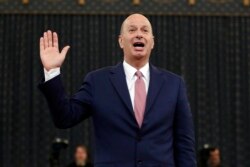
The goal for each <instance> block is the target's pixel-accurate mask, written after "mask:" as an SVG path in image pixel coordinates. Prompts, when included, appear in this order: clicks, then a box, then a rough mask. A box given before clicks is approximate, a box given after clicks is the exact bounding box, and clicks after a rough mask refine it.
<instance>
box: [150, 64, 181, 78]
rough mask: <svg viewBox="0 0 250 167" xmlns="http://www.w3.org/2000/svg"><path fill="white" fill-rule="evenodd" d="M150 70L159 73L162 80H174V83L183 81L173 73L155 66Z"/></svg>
mask: <svg viewBox="0 0 250 167" xmlns="http://www.w3.org/2000/svg"><path fill="white" fill-rule="evenodd" d="M152 69H153V70H155V71H157V72H159V73H160V74H161V76H162V77H163V78H164V79H167V80H175V81H181V80H183V78H182V76H180V75H178V74H175V73H173V72H171V71H168V70H166V69H163V68H159V67H156V66H152Z"/></svg>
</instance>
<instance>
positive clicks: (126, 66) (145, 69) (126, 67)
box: [123, 60, 149, 81]
mask: <svg viewBox="0 0 250 167" xmlns="http://www.w3.org/2000/svg"><path fill="white" fill-rule="evenodd" d="M123 68H124V71H125V75H126V77H127V78H128V79H130V80H132V79H133V77H134V76H135V72H136V71H137V69H136V68H134V67H133V66H131V65H130V64H128V63H127V62H126V61H125V60H124V61H123ZM140 71H141V73H142V74H143V77H144V78H145V79H146V80H147V81H148V80H149V63H146V64H145V65H144V66H143V67H142V68H140Z"/></svg>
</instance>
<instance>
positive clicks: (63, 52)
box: [61, 46, 70, 59]
mask: <svg viewBox="0 0 250 167" xmlns="http://www.w3.org/2000/svg"><path fill="white" fill-rule="evenodd" d="M69 48H70V46H65V47H64V48H63V49H62V52H61V55H62V56H63V59H64V58H65V56H66V54H67V52H68V50H69Z"/></svg>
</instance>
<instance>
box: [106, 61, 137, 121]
mask: <svg viewBox="0 0 250 167" xmlns="http://www.w3.org/2000/svg"><path fill="white" fill-rule="evenodd" d="M110 73H111V75H110V80H111V83H112V84H113V86H114V87H115V90H116V91H117V93H118V94H119V97H120V98H121V99H122V101H123V103H124V104H125V106H126V107H127V109H128V110H129V111H130V112H131V114H133V117H134V112H133V107H132V103H131V100H130V95H129V91H128V86H127V82H126V76H125V72H124V69H123V64H122V63H119V64H118V65H117V66H115V67H114V68H113V69H112V70H111V71H110Z"/></svg>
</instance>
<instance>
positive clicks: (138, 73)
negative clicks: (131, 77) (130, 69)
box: [135, 70, 143, 79]
mask: <svg viewBox="0 0 250 167" xmlns="http://www.w3.org/2000/svg"><path fill="white" fill-rule="evenodd" d="M135 75H136V76H137V77H138V78H139V79H141V77H142V76H143V74H142V72H141V71H139V70H138V71H136V72H135Z"/></svg>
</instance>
